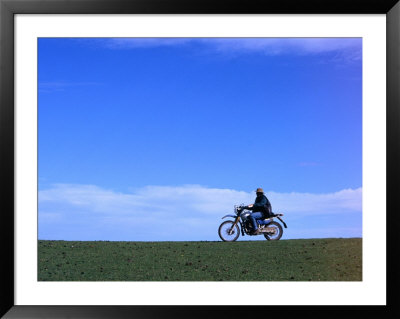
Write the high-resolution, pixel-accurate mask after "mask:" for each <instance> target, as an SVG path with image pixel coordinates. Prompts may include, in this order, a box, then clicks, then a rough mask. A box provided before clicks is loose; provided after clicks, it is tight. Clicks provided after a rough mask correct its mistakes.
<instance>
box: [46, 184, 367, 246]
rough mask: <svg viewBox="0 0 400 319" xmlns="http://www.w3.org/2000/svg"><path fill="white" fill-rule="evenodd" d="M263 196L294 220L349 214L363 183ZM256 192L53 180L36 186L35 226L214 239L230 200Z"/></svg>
mask: <svg viewBox="0 0 400 319" xmlns="http://www.w3.org/2000/svg"><path fill="white" fill-rule="evenodd" d="M267 196H268V198H269V199H270V201H271V203H272V206H273V209H274V211H275V212H278V211H281V212H284V213H285V214H286V216H287V217H288V218H289V220H291V221H292V222H296V220H302V219H304V218H309V217H313V218H320V217H322V218H324V216H325V217H330V218H332V217H333V216H335V217H340V218H348V216H349V215H351V214H356V215H357V216H358V215H359V214H360V213H361V209H362V207H361V199H362V190H361V188H359V189H346V190H341V191H339V192H335V193H329V194H308V193H277V192H267ZM254 197H255V194H254V192H250V193H249V192H244V191H238V190H232V189H217V188H207V187H202V186H200V185H184V186H179V187H172V186H147V187H143V188H139V189H136V190H135V191H133V192H131V193H121V192H115V191H113V190H107V189H103V188H100V187H97V186H94V185H71V184H56V185H53V186H52V187H50V188H48V189H44V190H41V191H39V228H40V229H41V231H40V233H41V234H42V236H46V234H47V233H49V232H48V231H49V229H51V227H55V228H53V230H54V229H56V228H57V227H58V228H59V231H58V235H59V236H61V234H62V233H67V234H69V235H71V234H73V233H74V234H75V235H76V236H78V237H79V234H78V233H76V229H80V226H82V225H83V224H84V225H86V226H85V227H86V228H87V229H86V233H82V234H81V236H83V237H84V238H86V237H85V236H86V235H85V234H89V233H90V231H93V229H96V232H95V233H96V234H97V235H96V236H97V237H96V238H97V239H107V238H104V237H102V236H105V234H111V233H112V236H111V235H110V236H111V237H113V238H120V237H118V235H121V236H122V234H125V235H123V236H125V237H126V236H128V237H129V236H131V237H129V238H130V239H131V240H173V238H181V239H182V240H216V239H217V236H216V228H217V227H218V224H219V223H220V222H221V219H220V218H221V217H222V216H223V215H225V214H228V213H231V212H232V210H233V205H234V204H241V203H246V204H248V203H251V202H253V201H254ZM53 215H54V216H53ZM65 222H67V224H70V223H73V224H74V225H75V226H73V227H71V229H69V230H67V228H64V226H62V225H63V224H64V225H65ZM56 226H57V227H56ZM327 226H329V225H327ZM341 227H342V226H341ZM360 227H361V225H360ZM110 229H113V230H114V231H113V232H112V231H111V230H110ZM297 231H299V229H298V230H297ZM171 232H173V233H171ZM93 236H94V235H93ZM94 237H95V236H94ZM125 237H124V238H125ZM96 238H92V239H96Z"/></svg>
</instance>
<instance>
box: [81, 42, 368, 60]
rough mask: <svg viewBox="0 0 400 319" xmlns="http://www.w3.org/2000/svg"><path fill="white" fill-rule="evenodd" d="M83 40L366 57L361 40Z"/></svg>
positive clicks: (119, 45) (130, 46) (129, 46)
mask: <svg viewBox="0 0 400 319" xmlns="http://www.w3.org/2000/svg"><path fill="white" fill-rule="evenodd" d="M79 41H80V42H82V43H83V42H84V41H85V42H86V43H87V44H89V45H91V46H96V45H100V46H102V47H105V48H108V49H138V48H155V47H170V46H184V45H186V44H190V43H192V44H200V45H201V46H202V48H203V49H206V50H208V52H210V51H211V52H219V53H223V54H229V55H232V54H245V53H262V54H265V55H281V54H295V55H306V54H320V53H326V52H336V53H337V56H336V58H335V59H337V60H341V61H343V60H344V59H345V60H348V61H350V60H360V59H361V56H362V55H361V43H362V40H361V38H106V39H79ZM199 48H200V47H197V49H199Z"/></svg>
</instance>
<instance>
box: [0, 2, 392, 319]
mask: <svg viewBox="0 0 400 319" xmlns="http://www.w3.org/2000/svg"><path fill="white" fill-rule="evenodd" d="M398 1H399V0H266V1H253V0H248V1H244V0H241V1H221V0H214V1H209V0H203V1H198V0H190V1H189V0H187V1H184V0H164V1H163V0H30V1H27V0H0V19H1V20H0V23H1V35H0V44H1V51H0V60H1V61H0V63H1V75H0V142H1V144H0V145H1V151H0V160H1V162H0V167H1V179H0V180H1V183H2V185H3V187H2V192H1V215H0V216H1V225H2V227H1V232H0V238H1V243H2V245H1V263H0V265H1V268H0V269H1V279H0V289H1V296H0V303H1V307H0V315H2V316H4V318H165V317H174V318H175V317H190V318H197V317H202V318H204V317H205V316H207V315H211V314H213V315H214V314H215V315H216V316H222V317H227V316H228V315H235V316H247V315H260V316H264V315H265V316H269V317H271V316H276V315H280V316H282V315H283V313H289V314H291V315H295V316H297V317H298V316H300V317H302V316H304V315H307V316H310V315H311V316H313V315H315V316H317V315H318V316H320V315H321V314H322V312H323V313H324V314H325V315H326V314H327V311H329V314H331V315H334V316H341V317H342V316H343V317H350V316H359V315H363V314H365V315H372V316H376V315H379V316H384V317H395V315H399V312H398V306H397V304H398V303H397V298H396V290H395V288H396V287H397V286H398V284H399V279H398V276H396V274H395V271H396V269H397V267H396V266H397V265H398V262H397V261H396V258H395V257H396V256H395V249H396V244H397V243H398V237H397V236H395V235H394V234H395V227H396V225H398V223H397V215H398V210H397V208H398V205H397V202H398V201H397V198H396V195H397V187H396V186H397V185H396V184H397V182H398V181H399V178H398V177H399V175H398V169H397V165H398V163H399V162H400V158H399V139H398V137H399V136H400V134H399V133H400V132H399V131H400V127H399V124H400V123H399V122H400V121H399V119H400V112H399V106H400V103H399V102H400V100H399V97H400V81H399V78H400V75H399V70H400V63H399V57H400V52H399V51H400V19H399V18H400V4H399V3H398ZM133 13H134V14H149V13H151V14H385V15H386V21H387V28H386V31H387V34H386V40H387V44H386V50H387V68H386V71H387V91H386V92H387V105H386V114H387V117H386V121H387V122H386V123H387V131H386V133H387V140H386V146H387V153H386V156H387V193H386V199H387V203H386V212H385V213H386V220H387V231H386V240H387V261H386V262H387V304H386V306H373V307H372V306H340V305H338V306H312V307H313V308H312V309H310V307H311V306H270V307H268V306H258V307H257V306H249V307H245V306H236V307H232V306H29V305H24V306H22V305H15V303H14V294H15V288H14V266H15V263H14V256H15V255H14V160H15V157H14V15H15V14H133ZM377 107H379V106H377ZM383 213H384V212H379V214H383ZM242 293H246V294H249V295H251V291H248V292H241V291H237V292H235V293H232V298H238V297H240V295H241V294H242ZM265 298H268V292H266V295H265ZM282 298H284V296H282ZM265 307H268V309H266V308H265ZM263 312H265V314H262V313H263Z"/></svg>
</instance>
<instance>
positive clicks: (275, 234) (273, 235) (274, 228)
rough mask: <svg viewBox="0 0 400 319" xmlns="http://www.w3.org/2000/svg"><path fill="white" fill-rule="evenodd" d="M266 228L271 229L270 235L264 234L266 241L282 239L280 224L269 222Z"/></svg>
mask: <svg viewBox="0 0 400 319" xmlns="http://www.w3.org/2000/svg"><path fill="white" fill-rule="evenodd" d="M266 228H268V229H271V232H270V233H264V237H265V239H266V240H279V239H281V237H282V234H283V229H282V226H281V224H279V223H277V222H270V223H269V224H268V225H266Z"/></svg>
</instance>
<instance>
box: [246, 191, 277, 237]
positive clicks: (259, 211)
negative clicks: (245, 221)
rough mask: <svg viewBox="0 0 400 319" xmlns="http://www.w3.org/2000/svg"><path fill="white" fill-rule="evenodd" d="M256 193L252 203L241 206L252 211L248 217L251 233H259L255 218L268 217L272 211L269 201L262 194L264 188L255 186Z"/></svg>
mask: <svg viewBox="0 0 400 319" xmlns="http://www.w3.org/2000/svg"><path fill="white" fill-rule="evenodd" d="M256 194H257V197H256V199H255V201H254V204H250V205H247V206H244V207H243V208H242V209H248V210H251V211H252V213H251V214H250V216H249V218H250V221H251V224H252V225H253V233H252V234H253V235H258V234H259V230H258V227H257V219H264V218H268V217H269V216H270V214H271V212H272V207H271V203H270V202H269V200H268V198H267V196H265V195H264V190H263V189H262V188H257V190H256Z"/></svg>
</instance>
